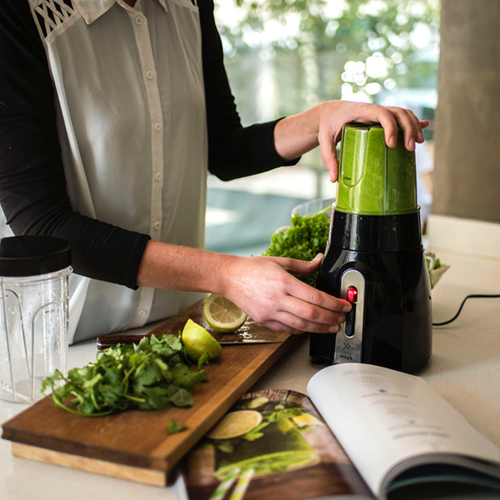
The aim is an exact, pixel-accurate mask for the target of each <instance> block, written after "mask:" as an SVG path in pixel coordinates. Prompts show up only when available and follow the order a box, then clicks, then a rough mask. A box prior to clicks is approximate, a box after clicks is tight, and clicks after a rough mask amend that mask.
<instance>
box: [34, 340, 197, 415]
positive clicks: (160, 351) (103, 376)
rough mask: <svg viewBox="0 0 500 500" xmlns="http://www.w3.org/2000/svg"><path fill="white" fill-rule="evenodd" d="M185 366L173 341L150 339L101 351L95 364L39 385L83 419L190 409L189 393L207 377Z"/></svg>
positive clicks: (179, 346)
mask: <svg viewBox="0 0 500 500" xmlns="http://www.w3.org/2000/svg"><path fill="white" fill-rule="evenodd" d="M190 364H191V363H190V362H189V360H188V359H187V357H186V355H185V352H184V346H183V344H182V342H181V340H180V339H179V338H178V337H176V336H175V335H163V336H161V337H159V338H157V337H156V336H155V335H152V336H151V338H148V337H144V338H143V339H142V340H141V341H140V342H139V344H131V345H127V344H117V345H116V346H114V347H110V348H108V349H105V350H103V351H100V352H98V353H97V357H96V361H95V362H94V363H89V364H88V365H87V366H85V367H83V368H74V369H72V370H70V371H69V374H68V376H67V377H64V376H63V374H62V373H61V372H59V371H56V372H55V373H54V375H52V376H51V377H48V378H47V379H45V380H44V381H43V382H42V393H43V394H45V395H47V394H46V393H47V392H48V390H49V389H52V399H53V400H54V404H55V405H56V406H58V407H59V408H62V409H64V410H66V411H69V412H71V413H75V414H77V415H82V416H87V417H99V416H103V415H109V414H110V413H113V412H115V411H120V410H127V409H131V408H136V409H139V410H153V409H157V408H166V407H167V406H168V405H169V404H170V403H172V404H173V405H175V406H192V405H193V396H192V394H191V391H192V390H193V387H194V386H195V385H196V384H197V383H198V382H206V381H207V376H206V373H205V371H204V370H202V369H197V370H194V369H192V368H191V366H190Z"/></svg>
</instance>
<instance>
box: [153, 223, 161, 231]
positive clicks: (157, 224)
mask: <svg viewBox="0 0 500 500" xmlns="http://www.w3.org/2000/svg"><path fill="white" fill-rule="evenodd" d="M154 228H155V229H156V230H158V229H160V223H159V222H155V225H154Z"/></svg>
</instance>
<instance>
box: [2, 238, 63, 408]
mask: <svg viewBox="0 0 500 500" xmlns="http://www.w3.org/2000/svg"><path fill="white" fill-rule="evenodd" d="M70 263H71V252H70V248H69V245H68V244H67V243H66V242H65V241H63V240H60V239H58V238H51V237H45V236H14V237H11V238H3V239H1V240H0V398H1V399H4V400H7V401H12V402H15V403H28V404H29V403H32V402H33V401H35V400H37V399H40V398H41V397H43V395H42V394H41V392H40V387H41V383H42V381H43V380H44V379H45V378H46V377H48V376H50V375H52V374H53V373H54V372H55V370H59V371H61V372H62V373H63V374H66V373H67V354H68V320H69V316H68V302H69V299H68V278H69V275H70V274H71V271H72V269H71V267H70Z"/></svg>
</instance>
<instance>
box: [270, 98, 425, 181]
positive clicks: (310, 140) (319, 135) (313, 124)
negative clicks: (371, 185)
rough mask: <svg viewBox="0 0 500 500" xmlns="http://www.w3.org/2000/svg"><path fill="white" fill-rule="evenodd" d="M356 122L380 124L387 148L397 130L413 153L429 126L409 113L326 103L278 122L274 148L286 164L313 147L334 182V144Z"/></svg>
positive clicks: (364, 104) (395, 109)
mask: <svg viewBox="0 0 500 500" xmlns="http://www.w3.org/2000/svg"><path fill="white" fill-rule="evenodd" d="M351 122H358V123H365V124H367V125H370V124H376V123H380V125H382V127H383V128H384V133H385V142H386V144H387V146H389V147H391V148H392V147H395V146H396V143H397V131H398V127H399V128H401V129H402V130H403V134H404V144H405V147H406V148H407V149H408V150H410V151H413V150H414V149H415V144H416V143H422V142H424V136H423V133H422V129H424V128H426V127H427V126H428V125H429V122H428V121H427V120H423V121H420V120H419V119H418V118H417V117H416V116H415V114H414V113H413V112H412V111H410V110H409V109H404V108H398V107H390V106H380V105H378V104H366V103H357V102H349V101H327V102H323V103H321V104H318V105H317V106H315V107H314V108H311V109H309V110H308V111H305V112H304V113H300V114H298V115H294V116H290V117H287V118H284V119H283V120H280V121H279V122H278V123H277V125H276V128H275V131H274V139H275V147H276V151H277V152H278V154H279V155H280V156H282V157H283V158H284V159H286V160H291V159H293V158H296V157H298V156H300V155H302V154H304V153H306V152H308V151H310V150H311V149H313V148H315V147H316V146H318V145H319V146H320V150H321V157H322V158H323V162H324V164H325V166H326V168H327V170H328V172H329V173H330V180H331V181H332V182H335V181H336V180H337V175H338V159H337V144H338V142H339V141H340V139H341V134H342V127H343V126H344V125H346V124H347V123H351Z"/></svg>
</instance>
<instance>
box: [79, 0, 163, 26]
mask: <svg viewBox="0 0 500 500" xmlns="http://www.w3.org/2000/svg"><path fill="white" fill-rule="evenodd" d="M158 2H159V3H160V5H161V6H162V7H163V8H164V9H165V10H166V11H168V9H167V5H166V3H165V0H158ZM115 3H116V0H73V5H74V7H76V9H77V10H78V12H79V13H80V15H81V16H82V17H83V19H85V22H86V23H87V24H92V23H93V22H94V21H95V20H96V19H98V18H99V17H101V16H102V15H103V14H104V13H106V12H107V11H108V10H109V9H111V7H113V5H114V4H115Z"/></svg>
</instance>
